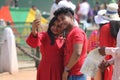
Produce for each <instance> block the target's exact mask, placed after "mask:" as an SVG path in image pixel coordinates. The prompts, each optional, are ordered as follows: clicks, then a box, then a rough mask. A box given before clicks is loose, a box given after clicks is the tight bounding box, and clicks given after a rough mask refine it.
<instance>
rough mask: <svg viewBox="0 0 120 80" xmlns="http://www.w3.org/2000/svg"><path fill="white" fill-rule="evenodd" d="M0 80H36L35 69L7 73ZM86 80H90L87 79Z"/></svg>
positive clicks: (0, 75)
mask: <svg viewBox="0 0 120 80" xmlns="http://www.w3.org/2000/svg"><path fill="white" fill-rule="evenodd" d="M0 80H36V69H35V68H30V69H29V68H28V69H23V70H19V72H18V73H15V74H9V73H8V72H5V73H2V74H0ZM87 80H91V79H90V78H88V79H87Z"/></svg>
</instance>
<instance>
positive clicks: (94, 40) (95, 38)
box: [87, 30, 99, 52]
mask: <svg viewBox="0 0 120 80" xmlns="http://www.w3.org/2000/svg"><path fill="white" fill-rule="evenodd" d="M98 46H99V31H98V30H93V31H92V33H91V35H90V37H89V39H88V48H87V52H89V51H91V50H93V49H95V48H96V47H98Z"/></svg>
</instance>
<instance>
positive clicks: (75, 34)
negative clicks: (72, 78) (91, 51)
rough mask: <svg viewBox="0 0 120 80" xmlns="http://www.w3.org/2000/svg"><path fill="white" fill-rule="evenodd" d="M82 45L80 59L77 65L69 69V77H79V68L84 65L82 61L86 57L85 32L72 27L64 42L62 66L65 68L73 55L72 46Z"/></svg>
mask: <svg viewBox="0 0 120 80" xmlns="http://www.w3.org/2000/svg"><path fill="white" fill-rule="evenodd" d="M76 43H78V44H83V48H82V52H81V53H80V54H81V55H80V58H79V60H78V61H77V63H76V64H75V65H74V66H73V67H72V68H71V70H70V72H69V75H80V74H82V73H81V72H80V69H81V66H82V65H83V63H84V60H85V58H86V55H87V37H86V34H85V32H84V31H83V30H82V29H80V28H78V27H74V28H73V29H72V30H71V31H70V32H69V34H68V35H67V38H66V42H65V50H64V55H65V56H64V65H65V66H66V65H67V63H68V62H69V59H70V57H71V55H72V53H73V45H74V44H76Z"/></svg>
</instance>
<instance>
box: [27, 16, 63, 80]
mask: <svg viewBox="0 0 120 80" xmlns="http://www.w3.org/2000/svg"><path fill="white" fill-rule="evenodd" d="M57 24H58V23H57V18H56V17H53V18H52V19H51V21H50V23H49V27H48V30H47V32H38V31H37V29H38V27H41V26H40V20H38V19H35V20H34V21H33V24H32V32H31V33H30V35H29V36H28V38H27V40H26V43H27V44H28V45H29V46H31V47H32V48H36V47H38V46H39V47H40V51H41V54H42V59H41V61H40V63H39V65H38V68H37V79H36V80H62V73H63V71H64V68H63V63H64V62H63V57H64V56H63V55H64V54H63V45H64V38H63V37H62V29H61V27H60V26H59V27H58V26H57Z"/></svg>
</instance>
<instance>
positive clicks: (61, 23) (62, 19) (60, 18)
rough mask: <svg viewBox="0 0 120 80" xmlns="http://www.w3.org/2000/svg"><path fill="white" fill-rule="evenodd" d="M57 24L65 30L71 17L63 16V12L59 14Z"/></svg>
mask: <svg viewBox="0 0 120 80" xmlns="http://www.w3.org/2000/svg"><path fill="white" fill-rule="evenodd" d="M57 21H58V25H59V26H61V29H62V30H65V29H67V28H68V26H69V24H70V22H71V18H70V17H68V16H65V15H64V14H61V15H59V16H58V19H57Z"/></svg>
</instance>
